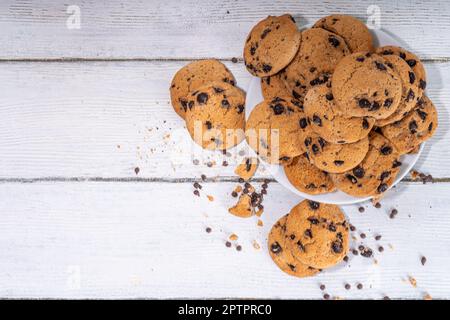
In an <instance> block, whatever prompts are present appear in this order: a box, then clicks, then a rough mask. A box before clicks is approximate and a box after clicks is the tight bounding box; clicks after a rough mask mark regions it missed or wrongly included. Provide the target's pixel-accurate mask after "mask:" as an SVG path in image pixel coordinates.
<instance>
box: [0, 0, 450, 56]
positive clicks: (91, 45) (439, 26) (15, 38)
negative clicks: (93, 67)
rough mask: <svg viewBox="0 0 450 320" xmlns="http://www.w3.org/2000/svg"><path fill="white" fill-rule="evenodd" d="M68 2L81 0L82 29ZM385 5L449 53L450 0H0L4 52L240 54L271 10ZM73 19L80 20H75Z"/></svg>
mask: <svg viewBox="0 0 450 320" xmlns="http://www.w3.org/2000/svg"><path fill="white" fill-rule="evenodd" d="M69 5H76V6H78V7H79V8H80V13H81V16H80V29H69V28H67V22H68V20H69V21H73V19H72V18H71V17H73V13H72V12H73V11H71V12H69V13H68V12H67V9H68V6H69ZM372 5H376V6H378V7H379V9H380V12H381V16H380V22H381V27H382V28H383V29H386V30H387V31H389V32H390V33H392V34H394V35H396V36H397V37H398V38H399V39H402V40H403V41H404V42H405V44H406V46H407V47H409V48H411V49H413V50H414V51H415V52H417V53H418V54H419V55H420V56H421V57H424V58H432V57H450V49H449V47H448V45H447V44H448V43H449V41H450V16H449V12H450V3H449V2H448V1H445V0H440V1H431V2H430V1H419V0H414V1H409V0H404V1H387V0H385V1H370V2H366V1H351V0H341V1H315V0H305V1H297V0H289V1H285V0H277V1H273V0H263V1H261V0H251V1H231V0H227V1H225V0H224V1H196V0H184V1H179V0H164V1H162V0H153V1H139V0H129V1H123V0H114V1H112V0H109V1H107V0H103V1H88V0H77V1H71V2H69V3H68V2H65V1H52V0H44V1H42V0H40V1H37V0H8V1H6V0H5V1H1V3H0V39H2V43H3V45H2V48H1V49H0V58H2V59H17V58H19V59H29V58H31V59H42V58H62V57H76V58H180V57H189V58H199V57H222V58H231V57H235V56H237V57H240V56H241V54H242V44H243V42H244V39H245V37H246V35H247V33H248V32H249V30H250V29H251V27H252V26H253V25H254V24H255V23H256V22H257V21H259V20H261V19H262V18H264V17H265V16H267V15H269V14H271V15H278V14H282V13H285V12H289V13H291V14H293V15H294V16H295V17H296V18H297V20H298V23H299V24H300V25H305V24H308V23H313V22H314V21H316V20H317V19H319V18H320V17H322V16H325V15H328V14H330V13H345V14H352V15H355V16H357V17H359V18H361V19H363V20H364V21H367V19H368V17H369V15H370V11H369V14H368V8H369V6H372ZM72 25H73V24H72Z"/></svg>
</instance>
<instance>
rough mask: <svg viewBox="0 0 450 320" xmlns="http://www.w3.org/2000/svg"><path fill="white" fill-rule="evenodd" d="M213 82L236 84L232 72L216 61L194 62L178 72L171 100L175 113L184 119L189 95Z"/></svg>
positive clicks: (172, 87) (173, 80)
mask: <svg viewBox="0 0 450 320" xmlns="http://www.w3.org/2000/svg"><path fill="white" fill-rule="evenodd" d="M213 81H222V82H226V83H229V84H231V85H235V84H236V80H235V79H234V76H233V74H232V73H231V72H230V70H228V68H227V67H226V66H225V65H224V64H223V63H221V62H220V61H218V60H214V59H209V60H199V61H194V62H191V63H189V64H187V65H186V66H184V67H183V68H181V69H180V70H178V72H177V73H176V74H175V76H174V77H173V79H172V83H171V85H170V99H171V101H172V106H173V108H174V110H175V112H176V113H177V114H178V115H179V116H180V117H182V118H183V119H184V115H185V113H186V109H187V107H188V100H189V94H190V93H192V92H194V91H195V90H197V89H198V88H199V87H201V86H204V85H207V84H209V83H210V82H213Z"/></svg>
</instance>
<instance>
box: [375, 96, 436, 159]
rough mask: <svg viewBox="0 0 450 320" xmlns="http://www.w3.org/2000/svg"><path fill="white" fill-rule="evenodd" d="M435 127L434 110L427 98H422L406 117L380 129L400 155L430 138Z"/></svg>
mask: <svg viewBox="0 0 450 320" xmlns="http://www.w3.org/2000/svg"><path fill="white" fill-rule="evenodd" d="M437 126H438V118H437V112H436V108H435V106H434V104H433V102H431V100H430V99H429V98H428V97H427V96H423V97H422V98H421V99H420V100H419V102H418V103H417V106H416V107H415V109H413V110H412V111H410V112H409V113H408V114H407V115H406V117H404V118H403V119H401V120H400V121H397V122H394V123H392V124H390V125H387V126H385V127H383V128H381V132H382V133H383V135H384V136H385V137H386V138H388V139H389V140H390V141H391V142H392V144H393V145H395V147H396V148H397V149H398V151H399V152H400V154H405V153H409V152H411V151H413V150H414V149H416V148H417V147H418V146H419V145H420V144H421V143H422V142H424V141H426V140H428V139H429V138H431V137H432V136H433V134H434V132H435V131H436V128H437Z"/></svg>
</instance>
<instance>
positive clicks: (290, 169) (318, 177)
mask: <svg viewBox="0 0 450 320" xmlns="http://www.w3.org/2000/svg"><path fill="white" fill-rule="evenodd" d="M284 173H285V174H286V177H287V178H288V180H289V182H290V183H291V184H292V185H293V186H294V187H295V188H296V189H298V190H299V191H301V192H304V193H307V194H323V193H329V192H333V191H334V190H335V187H334V183H333V181H331V179H330V177H329V175H328V174H327V173H326V172H324V171H322V170H320V169H319V168H317V167H316V166H314V165H312V164H311V163H310V161H309V157H308V154H307V153H306V152H305V153H304V154H302V155H300V156H298V157H296V158H294V160H293V161H292V163H290V164H288V165H285V166H284Z"/></svg>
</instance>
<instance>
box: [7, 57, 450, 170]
mask: <svg viewBox="0 0 450 320" xmlns="http://www.w3.org/2000/svg"><path fill="white" fill-rule="evenodd" d="M185 63H186V62H165V61H159V62H90V63H82V62H78V63H69V62H66V63H57V62H54V63H44V62H41V63H21V62H20V63H19V62H15V63H3V64H2V65H1V66H2V72H1V74H0V81H1V82H2V83H3V87H2V95H1V96H0V116H1V118H2V121H3V125H2V126H0V135H1V137H2V139H0V154H1V155H2V156H1V157H0V178H36V177H119V178H120V177H122V178H123V177H136V174H135V171H134V169H135V168H136V167H139V168H140V172H139V175H138V177H144V178H152V177H160V178H186V177H188V178H192V177H198V176H200V174H201V173H203V172H206V173H207V174H208V175H210V176H216V175H217V176H231V175H233V169H234V166H235V164H236V162H234V163H233V162H232V159H225V160H226V161H227V162H228V163H229V166H228V167H223V166H221V164H222V161H223V159H222V156H221V154H218V153H206V155H207V157H205V158H204V159H203V161H202V163H203V165H200V166H195V165H193V164H192V160H193V159H192V158H191V151H192V150H191V140H190V138H189V135H188V133H187V131H186V130H185V129H184V122H183V121H182V120H181V119H180V118H179V117H178V116H177V115H176V113H175V112H174V111H173V109H172V106H171V105H170V101H169V91H168V88H169V85H170V81H171V78H172V75H173V74H174V73H175V72H176V70H178V69H179V68H180V67H182V66H183V65H184V64H185ZM226 64H227V66H228V67H229V68H230V69H231V71H232V72H233V73H234V75H235V76H236V79H237V81H238V85H239V86H241V87H242V88H243V89H246V88H247V86H248V83H249V80H250V75H249V74H248V73H247V71H246V70H245V67H244V66H243V64H241V63H238V64H234V63H231V62H226ZM426 67H427V71H428V78H429V79H430V80H429V85H428V93H429V95H430V97H431V98H432V99H433V101H434V102H435V103H436V106H437V108H438V110H439V120H440V124H439V128H438V130H437V132H436V135H435V137H433V139H432V140H431V141H430V143H428V144H427V146H426V148H425V151H424V154H423V155H422V157H421V158H420V160H419V162H418V164H417V168H418V169H419V170H421V171H424V172H427V173H431V174H432V175H433V176H434V177H436V178H448V177H450V163H449V162H448V161H447V159H449V158H450V145H449V144H448V142H447V141H449V139H450V132H449V125H450V120H449V116H448V115H449V112H450V86H449V85H448V84H449V83H450V63H427V65H426ZM195 150H197V151H198V150H199V149H198V148H197V149H195ZM196 158H197V159H198V158H199V157H196ZM209 158H212V159H213V160H214V159H215V161H216V163H217V164H218V165H216V166H214V167H213V168H206V165H205V164H206V163H207V162H209V161H211V159H209ZM259 174H260V175H262V176H265V174H264V172H259Z"/></svg>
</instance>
